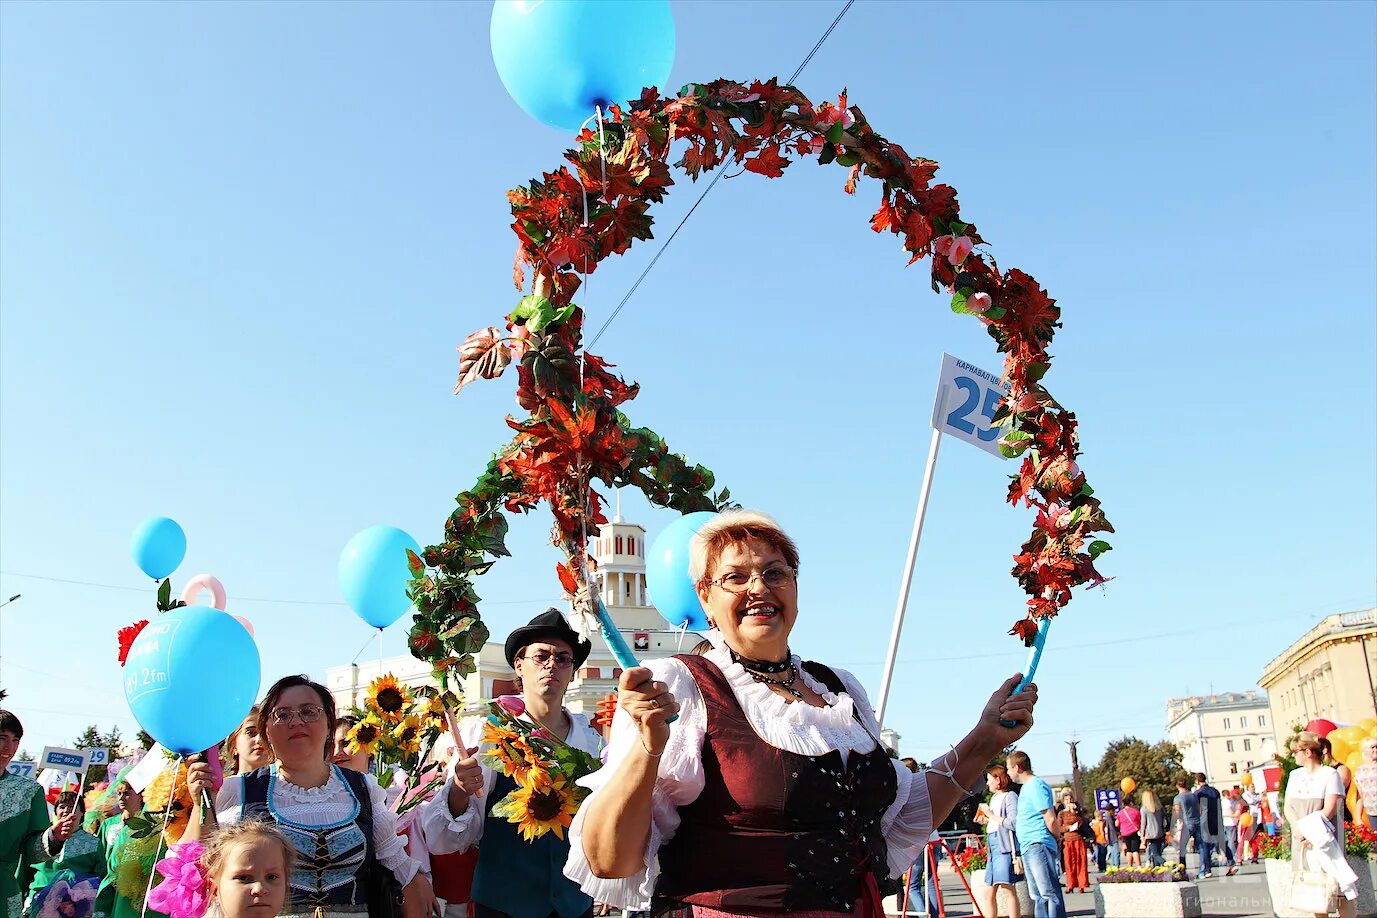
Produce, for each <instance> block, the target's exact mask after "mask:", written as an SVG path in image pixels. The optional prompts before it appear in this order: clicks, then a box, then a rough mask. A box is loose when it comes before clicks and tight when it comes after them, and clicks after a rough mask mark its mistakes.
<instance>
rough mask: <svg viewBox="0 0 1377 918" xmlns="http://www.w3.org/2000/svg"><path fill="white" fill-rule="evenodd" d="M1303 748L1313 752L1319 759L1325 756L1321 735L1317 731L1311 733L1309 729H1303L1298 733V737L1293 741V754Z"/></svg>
mask: <svg viewBox="0 0 1377 918" xmlns="http://www.w3.org/2000/svg"><path fill="white" fill-rule="evenodd" d="M1301 749H1304V750H1306V751H1308V752H1310V753H1312V754H1313V755H1314V756H1315V758H1317V759H1323V758H1324V746H1322V745H1321V744H1320V737H1319V734H1317V733H1311V732H1310V731H1309V730H1302V731H1301V732H1300V733H1297V734H1296V738H1295V739H1294V740H1292V741H1291V751H1292V754H1295V753H1296V752H1297V751H1299V750H1301Z"/></svg>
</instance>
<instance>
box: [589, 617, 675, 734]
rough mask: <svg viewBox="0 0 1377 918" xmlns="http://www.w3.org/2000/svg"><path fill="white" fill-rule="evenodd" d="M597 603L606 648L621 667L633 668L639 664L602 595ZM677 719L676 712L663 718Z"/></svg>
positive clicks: (669, 721) (666, 721)
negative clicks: (603, 601)
mask: <svg viewBox="0 0 1377 918" xmlns="http://www.w3.org/2000/svg"><path fill="white" fill-rule="evenodd" d="M594 601H595V602H596V603H597V609H598V624H599V625H600V626H601V629H602V639H603V640H604V641H606V642H607V649H608V650H611V651H612V656H613V657H615V658H616V660H617V664H618V665H619V666H621V668H622V669H634V668H635V667H637V666H640V665H641V664H640V663H639V662H638V661H637V660H636V657H635V655H634V654H633V653H632V652H631V647H630V646H629V645H628V644H627V643H626V638H624V637H622V633H621V632H620V631H618V630H617V624H616V622H614V621H612V614H611V613H610V612H608V611H607V607H606V606H604V605H603V604H602V597H600V596H595V597H594ZM678 719H679V715H678V714H671V715H670V716H669V717H666V718H665V723H667V724H672V723H674V722H675V721H676V720H678Z"/></svg>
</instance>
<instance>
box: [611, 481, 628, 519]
mask: <svg viewBox="0 0 1377 918" xmlns="http://www.w3.org/2000/svg"><path fill="white" fill-rule="evenodd" d="M612 522H614V523H625V522H626V520H624V519H622V489H621V488H618V489H617V514H616V516H614V517H612Z"/></svg>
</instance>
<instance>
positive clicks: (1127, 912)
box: [1095, 882, 1201, 918]
mask: <svg viewBox="0 0 1377 918" xmlns="http://www.w3.org/2000/svg"><path fill="white" fill-rule="evenodd" d="M1095 915H1096V918H1141V916H1143V915H1152V916H1154V918H1200V915H1201V912H1200V890H1199V889H1198V888H1196V885H1195V884H1194V883H1190V882H1186V883H1096V884H1095Z"/></svg>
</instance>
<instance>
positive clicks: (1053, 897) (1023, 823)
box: [1005, 752, 1066, 918]
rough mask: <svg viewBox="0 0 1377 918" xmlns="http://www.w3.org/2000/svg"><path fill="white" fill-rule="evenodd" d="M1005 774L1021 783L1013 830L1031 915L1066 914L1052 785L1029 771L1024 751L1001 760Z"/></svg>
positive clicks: (1063, 917) (1053, 917)
mask: <svg viewBox="0 0 1377 918" xmlns="http://www.w3.org/2000/svg"><path fill="white" fill-rule="evenodd" d="M1005 767H1007V768H1008V770H1009V777H1010V778H1013V779H1014V781H1015V782H1016V783H1018V784H1020V785H1022V787H1021V788H1020V790H1019V793H1018V817H1017V818H1016V819H1015V821H1014V834H1015V835H1016V836H1017V837H1018V845H1019V849H1020V850H1021V851H1022V853H1023V873H1024V875H1025V876H1026V877H1027V878H1028V892H1030V893H1031V894H1032V896H1033V918H1066V901H1065V900H1064V899H1063V898H1062V895H1061V869H1060V861H1061V858H1060V856H1059V855H1058V852H1057V835H1056V832H1057V810H1056V801H1055V800H1054V799H1053V798H1052V788H1051V787H1049V786H1048V784H1047V782H1046V781H1044V780H1042V779H1041V778H1039V777H1038V776H1037V775H1035V774H1033V763H1032V760H1030V759H1029V758H1028V753H1026V752H1011V753H1009V757H1008V759H1006V760H1005Z"/></svg>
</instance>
